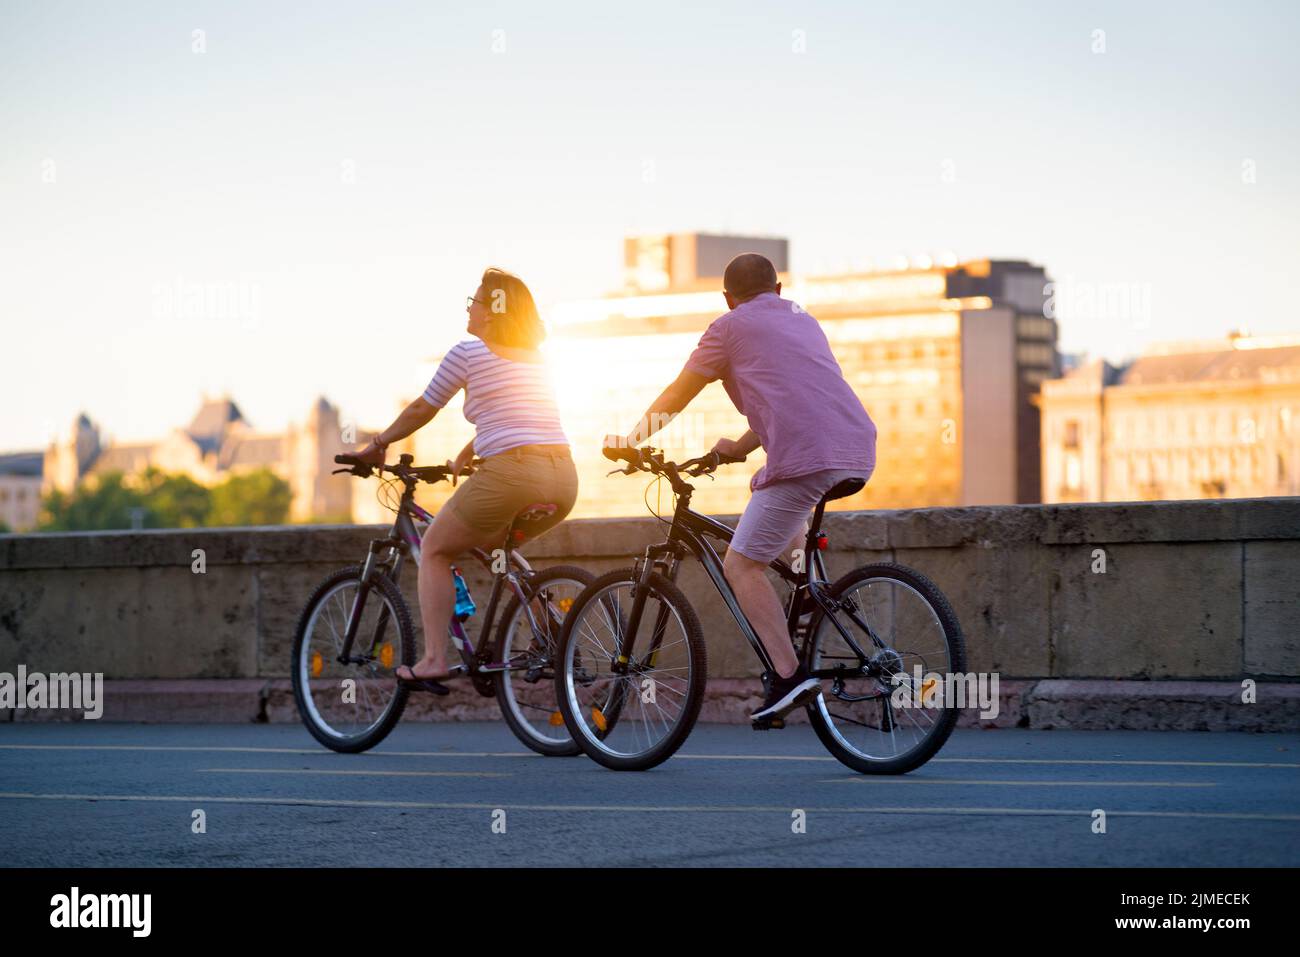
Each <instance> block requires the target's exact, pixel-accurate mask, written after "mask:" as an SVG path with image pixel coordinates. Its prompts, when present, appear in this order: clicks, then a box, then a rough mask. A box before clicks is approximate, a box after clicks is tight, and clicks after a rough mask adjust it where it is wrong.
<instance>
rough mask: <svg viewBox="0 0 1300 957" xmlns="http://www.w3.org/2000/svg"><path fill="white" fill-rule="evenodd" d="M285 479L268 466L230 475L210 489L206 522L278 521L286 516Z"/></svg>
mask: <svg viewBox="0 0 1300 957" xmlns="http://www.w3.org/2000/svg"><path fill="white" fill-rule="evenodd" d="M292 498H293V493H292V492H291V490H290V489H289V483H288V482H286V481H285V480H284V479H282V478H280V477H279V476H278V475H276V474H275V473H274V472H272V471H270V470H269V469H258V470H257V471H255V472H245V473H243V474H241V475H232V476H230V477H229V478H227V479H226V480H225V481H224V482H222V483H221V484H220V485H217V486H215V487H214V488H213V489H212V510H211V511H210V512H209V513H208V524H209V525H282V524H284V522H285V521H286V520H287V519H288V517H289V503H290V501H291V500H292Z"/></svg>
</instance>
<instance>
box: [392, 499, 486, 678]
mask: <svg viewBox="0 0 1300 957" xmlns="http://www.w3.org/2000/svg"><path fill="white" fill-rule="evenodd" d="M487 541H488V539H487V538H486V536H484V535H483V534H482V533H481V532H477V531H475V530H474V529H472V528H470V527H469V526H468V525H466V524H465V523H464V522H463V521H461V520H460V518H459V517H458V516H457V515H456V513H455V512H453V511H452V510H451V509H449V508H444V509H443V510H442V511H440V512H439V513H438V515H437V517H436V518H435V519H434V520H433V524H432V525H430V526H429V528H428V529H427V530H426V531H425V533H424V539H423V541H421V543H420V578H419V585H420V621H421V623H422V624H423V625H424V656H423V657H422V658H421V659H420V660H419V661H417V662H416V663H415V665H414V666H413V667H412V669H411V671H412V672H413V673H414V674H415V676H416V677H417V678H441V677H445V676H446V674H447V623H448V622H450V621H451V613H452V610H453V609H454V608H455V606H456V587H455V585H453V584H452V578H451V566H452V563H453V562H454V560H455V559H456V558H457V557H458V556H460V555H463V554H464V553H465V552H467V551H469V550H470V549H471V548H473V547H475V546H476V545H484V544H486V542H487ZM402 676H403V677H408V678H409V677H410V675H409V674H405V673H403V674H402Z"/></svg>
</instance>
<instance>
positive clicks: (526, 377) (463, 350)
mask: <svg viewBox="0 0 1300 957" xmlns="http://www.w3.org/2000/svg"><path fill="white" fill-rule="evenodd" d="M461 389H464V390H465V418H466V419H468V420H469V421H470V422H472V423H474V426H475V431H474V453H475V454H476V455H479V456H481V457H483V458H487V457H488V456H489V455H496V454H498V453H500V452H505V451H508V450H509V449H514V448H518V447H519V446H521V445H568V444H569V440H568V438H567V437H566V436H565V434H564V429H563V428H562V427H561V426H560V412H559V409H558V407H557V406H556V402H555V389H554V388H553V387H552V386H551V381H550V377H549V375H548V374H547V369H546V366H545V365H544V364H543V363H540V362H515V361H514V360H513V359H503V358H501V356H499V355H497V354H496V353H495V352H493V351H492V350H491V349H489V348H488V347H487V344H486V343H484V342H483V340H482V339H466V340H465V341H463V342H458V343H456V345H454V346H452V348H451V351H450V352H448V353H447V355H446V356H444V357H443V360H442V363H441V365H439V366H438V371H437V372H435V373H434V375H433V378H432V379H431V380H430V381H429V387H428V388H427V389H425V390H424V401H425V402H428V403H429V404H430V405H431V406H433V407H434V408H435V409H441V408H442V407H443V406H445V405H446V404H447V403H448V402H450V401H451V399H452V397H453V396H454V395H455V394H456V393H457V392H459V391H460V390H461Z"/></svg>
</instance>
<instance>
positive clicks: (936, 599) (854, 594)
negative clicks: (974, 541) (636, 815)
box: [555, 447, 966, 774]
mask: <svg viewBox="0 0 1300 957" xmlns="http://www.w3.org/2000/svg"><path fill="white" fill-rule="evenodd" d="M605 456H606V457H607V458H609V459H611V460H613V461H623V462H626V463H627V464H626V467H624V468H622V469H618V470H615V472H611V473H610V474H611V475H613V474H616V473H619V472H621V473H622V474H634V473H636V472H649V473H651V474H653V475H655V476H656V477H658V478H661V479H667V480H668V482H669V484H670V485H671V486H672V490H673V493H674V496H675V498H676V504H675V507H674V510H673V517H672V522H671V525H670V527H669V531H668V537H667V540H666V541H664V542H662V543H659V544H656V545H651V546H649V547H648V548H647V549H646V551H645V553H644V555H643V556H642V557H641V558H639V559H637V560H636V561H635V562H634V564H633V565H632V567H631V568H621V569H617V570H615V571H611V572H609V573H607V574H605V575H602V576H600V577H599V578H597V579H596V580H595V581H594V582H592V583H591V584H590V585H588V586H587V587H586V588H585V589H583V591H582V593H581V594H580V595H578V597H577V599H576V600H575V601H574V604H573V608H572V609H571V610H570V612H569V615H568V617H567V618H566V619H565V622H564V629H563V631H562V632H561V635H560V645H559V665H558V667H557V669H556V677H555V680H556V697H557V699H558V700H559V705H560V713H561V714H562V715H563V716H564V721H565V724H566V725H567V726H568V729H569V734H570V736H571V737H572V738H573V740H574V741H576V742H578V744H579V745H580V746H581V747H582V750H583V751H584V752H586V754H587V755H588V756H589V757H591V758H593V759H594V760H595V761H597V762H598V763H600V764H602V765H604V766H605V767H607V768H612V769H614V770H630V771H640V770H646V769H648V768H652V767H654V766H655V765H657V764H660V763H661V762H663V761H666V760H667V759H668V758H669V757H671V756H672V755H673V754H674V753H675V752H676V751H677V749H678V748H679V747H680V746H681V745H682V743H683V742H684V741H685V740H686V737H687V735H689V734H690V732H691V729H692V727H693V726H694V724H695V721H696V719H697V718H698V717H699V713H700V706H701V704H702V703H703V699H704V691H705V682H706V672H707V660H706V654H705V645H704V639H703V635H702V633H701V629H700V621H699V616H698V615H697V614H696V612H695V609H694V607H692V605H691V604H690V602H689V601H688V600H687V598H686V596H685V595H684V594H683V593H682V591H681V589H680V588H678V587H677V584H676V579H677V573H678V569H679V568H680V565H681V563H682V561H683V560H684V559H686V558H687V557H688V556H691V557H694V558H695V559H696V560H698V561H699V562H700V564H701V565H702V566H703V568H704V571H705V573H706V574H707V575H708V577H709V579H710V580H712V582H713V584H714V586H715V587H716V588H717V590H718V592H719V594H720V595H721V596H722V600H723V602H724V603H725V604H726V606H727V609H728V610H729V611H730V612H731V614H732V617H734V618H735V620H736V624H737V625H739V626H740V630H741V633H742V634H743V635H744V636H745V639H746V640H747V641H748V642H749V644H750V646H751V647H752V648H753V650H754V652H755V654H757V655H758V658H759V661H760V662H761V664H762V665H763V684H764V690H765V691H766V690H767V689H768V687H770V680H771V675H772V674H774V673H775V671H774V669H773V667H772V662H771V659H770V658H769V656H768V654H767V651H766V649H765V648H764V647H763V645H762V642H761V641H759V639H758V636H757V634H756V633H755V632H754V629H753V627H752V626H751V625H750V623H749V621H748V620H747V619H746V618H745V615H744V613H743V612H742V611H741V609H740V604H739V602H738V601H737V599H736V596H735V594H734V593H733V592H732V590H731V587H730V586H729V585H728V583H727V580H726V578H725V577H724V574H723V569H722V560H721V559H720V558H719V557H718V553H717V551H715V550H714V548H713V545H712V544H711V543H710V539H715V540H717V541H721V542H723V543H728V542H730V541H731V538H732V535H733V529H731V528H730V527H728V526H727V525H724V524H723V523H721V522H718V521H715V520H714V519H711V518H709V517H707V516H705V515H701V514H699V513H698V512H694V511H692V510H691V508H690V502H691V494H692V491H693V490H694V486H692V485H691V484H690V483H689V482H687V481H686V480H685V478H683V476H686V477H692V478H693V477H697V476H700V475H706V474H710V473H712V472H713V471H715V470H716V469H717V468H718V467H719V466H720V465H722V464H726V463H733V462H741V461H744V459H743V458H732V457H728V456H723V455H722V454H721V453H718V452H716V451H715V452H710V453H709V454H708V455H705V456H701V457H699V458H695V459H690V460H688V461H686V462H682V463H680V464H678V463H674V462H669V461H665V459H664V457H663V454H662V452H657V451H656V450H654V449H651V448H648V447H647V448H643V449H606V450H605ZM863 484H864V482H863V480H862V479H848V480H846V481H843V482H840V483H839V484H838V485H836V486H835V487H834V488H832V489H831V490H830V491H829V492H827V493H826V495H825V496H824V497H823V498H822V499H821V501H820V502H819V503H818V504H817V507H816V509H815V510H814V512H813V519H812V522H811V524H810V525H809V528H808V533H807V536H806V539H805V543H804V544H805V548H804V549H803V554H802V559H803V560H802V561H801V560H800V557H799V556H798V555H797V554H796V555H794V556H792V562H791V563H787V562H786V561H785V560H784V559H782V558H778V559H776V560H775V561H773V562H772V563H771V567H772V569H773V570H774V571H775V572H776V573H777V574H778V575H780V577H781V578H782V580H783V581H784V582H785V583H786V584H787V585H788V586H789V587H790V594H789V597H788V599H787V602H786V616H787V627H788V631H789V634H790V636H791V640H792V641H793V642H794V643H795V652H796V654H797V656H798V657H799V659H800V660H801V661H802V662H803V663H804V665H805V666H806V667H807V668H808V670H809V672H810V673H811V674H812V676H813V677H816V678H818V679H821V680H822V681H823V682H830V691H829V694H828V693H827V692H826V691H825V690H823V691H822V693H821V694H819V695H818V696H817V697H816V698H815V699H814V700H813V701H811V702H809V703H808V704H807V705H805V709H806V711H807V714H808V717H809V720H810V722H811V723H812V726H813V728H814V730H815V731H816V733H817V737H818V738H819V739H820V740H821V742H822V744H823V745H825V747H826V748H827V750H829V751H830V752H831V754H833V755H834V756H835V757H836V758H837V759H838V760H839V761H841V762H842V763H843V764H845V765H847V766H848V767H850V768H853V769H854V770H855V771H858V772H861V773H867V774H902V773H905V772H907V771H911V770H913V769H915V768H917V767H919V766H920V765H922V764H924V763H925V762H926V761H928V760H929V759H930V758H931V757H933V756H934V754H935V753H936V752H937V751H938V750H939V749H940V748H941V747H942V746H943V744H944V742H945V741H946V740H947V739H948V736H949V735H950V734H951V733H952V729H953V726H954V725H955V724H956V721H957V711H956V709H955V708H952V707H950V706H949V705H948V703H947V702H946V701H944V702H943V703H942V704H941V705H940V706H939V707H937V708H936V707H931V706H929V705H934V704H935V703H936V701H939V700H940V699H938V698H937V697H936V693H937V692H938V690H939V689H938V688H937V687H936V683H937V682H936V679H935V678H934V676H933V673H934V672H935V671H938V672H939V673H940V674H958V673H962V672H964V671H965V668H966V649H965V640H964V638H963V636H962V632H961V626H960V624H959V623H958V621H957V616H956V614H955V612H954V611H953V609H952V606H951V605H950V604H949V603H948V600H947V598H945V597H944V595H943V593H942V592H941V591H940V590H939V588H938V587H937V586H936V585H935V584H934V583H933V582H932V581H930V580H929V579H928V578H926V577H925V576H924V575H922V574H921V573H920V572H917V571H914V570H913V569H910V568H907V567H906V566H903V565H900V564H897V563H894V562H877V563H873V564H869V565H864V566H862V567H860V568H856V569H854V570H852V571H850V572H848V573H846V574H844V575H842V576H841V577H840V578H839V579H837V580H836V581H835V582H833V583H832V582H829V581H827V577H826V568H825V563H824V561H823V559H822V551H823V550H824V549H825V548H826V547H827V545H828V541H827V538H826V536H825V535H823V534H822V532H821V522H822V515H823V513H824V511H825V508H826V503H827V502H830V501H833V500H834V499H838V498H843V497H845V496H848V495H852V494H854V493H855V492H857V491H859V490H860V489H861V488H862V487H863ZM665 524H668V523H667V522H665ZM647 619H650V620H652V621H653V625H652V626H651V627H650V628H649V629H648V630H647V629H646V628H644V626H643V623H644V622H645V621H646V620H647ZM922 629H925V632H924V633H923V631H922ZM900 642H901V643H902V644H901V648H900ZM916 665H920V666H921V668H922V671H921V677H920V679H919V681H918V679H917V677H916V675H915V673H914V672H913V668H914V667H915V666H916ZM900 689H901V690H900ZM918 705H926V706H918ZM752 726H753V727H754V728H755V730H768V729H774V728H781V727H784V726H785V722H784V720H783V719H781V718H775V719H771V720H767V721H759V722H755V723H753V725H752ZM909 732H910V735H909ZM909 737H914V738H915V740H905V739H907V738H909Z"/></svg>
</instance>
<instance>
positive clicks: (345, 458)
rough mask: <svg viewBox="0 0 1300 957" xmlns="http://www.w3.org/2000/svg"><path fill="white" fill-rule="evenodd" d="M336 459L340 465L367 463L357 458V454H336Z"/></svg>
mask: <svg viewBox="0 0 1300 957" xmlns="http://www.w3.org/2000/svg"><path fill="white" fill-rule="evenodd" d="M334 461H335V462H337V463H338V464H339V465H365V464H366V463H365V462H362V461H361V460H360V459H359V458H357V457H356V456H355V455H347V454H343V455H336V456H334Z"/></svg>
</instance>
